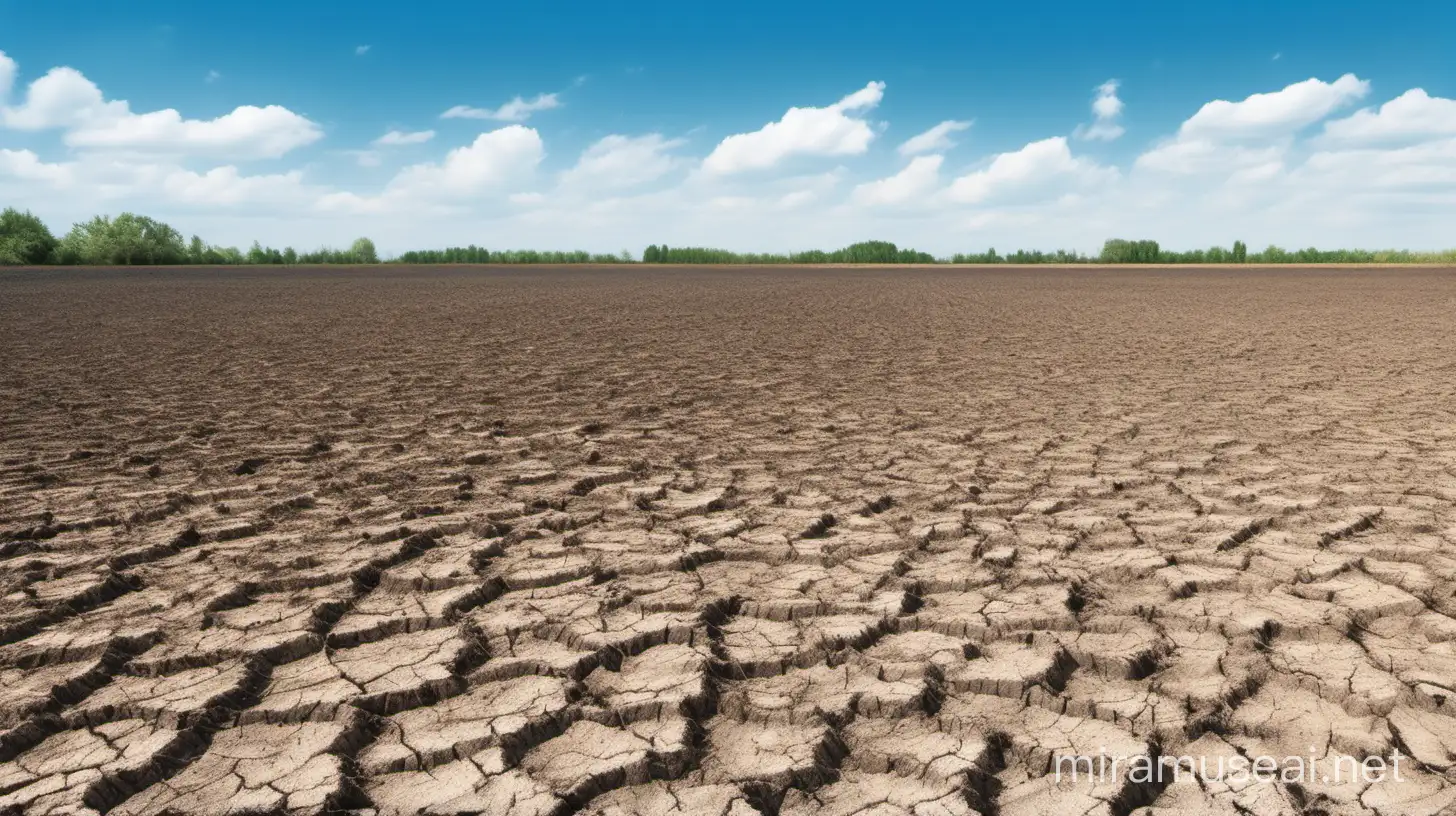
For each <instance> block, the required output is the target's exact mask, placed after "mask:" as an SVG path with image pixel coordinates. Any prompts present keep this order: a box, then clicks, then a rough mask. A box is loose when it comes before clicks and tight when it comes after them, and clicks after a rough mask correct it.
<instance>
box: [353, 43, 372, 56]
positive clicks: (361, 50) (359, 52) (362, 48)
mask: <svg viewBox="0 0 1456 816" xmlns="http://www.w3.org/2000/svg"><path fill="white" fill-rule="evenodd" d="M373 47H374V46H372V45H356V46H354V56H356V57H362V56H364V55H365V54H367V53H369V49H371V48H373Z"/></svg>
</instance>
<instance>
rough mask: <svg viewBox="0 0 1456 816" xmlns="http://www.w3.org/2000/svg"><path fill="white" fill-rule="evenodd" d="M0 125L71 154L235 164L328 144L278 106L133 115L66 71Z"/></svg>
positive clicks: (6, 113) (35, 88)
mask: <svg viewBox="0 0 1456 816" xmlns="http://www.w3.org/2000/svg"><path fill="white" fill-rule="evenodd" d="M11 65H12V66H13V63H11ZM0 124H3V125H4V126H5V127H7V128H11V129H14V130H31V131H34V130H48V129H55V128H59V129H62V130H64V131H65V133H64V135H63V137H62V140H63V141H64V142H65V143H66V144H67V145H69V146H71V147H80V148H91V149H109V150H130V151H138V152H171V153H195V154H202V155H220V156H234V157H238V158H276V157H278V156H282V155H283V154H285V153H287V152H289V151H290V150H293V149H295V148H298V147H302V146H304V145H307V144H312V143H313V142H315V141H318V140H319V139H320V138H322V137H323V130H322V129H321V128H319V126H318V125H317V124H315V123H313V122H312V121H310V120H308V119H307V118H305V117H303V116H300V115H298V114H296V113H294V112H293V111H290V110H288V109H287V108H284V107H280V106H278V105H268V106H267V107H262V108H259V107H254V106H251V105H245V106H243V107H240V108H237V109H235V110H233V111H232V112H231V113H228V114H224V115H222V116H219V117H217V118H216V119H207V120H200V119H183V118H182V115H181V114H180V113H178V112H177V111H175V110H172V109H170V108H169V109H166V110H159V111H153V112H151V113H132V112H131V108H130V106H128V105H127V103H126V102H124V101H119V100H115V101H107V100H106V98H105V97H104V96H103V94H102V93H101V89H100V88H98V87H97V86H96V83H94V82H92V81H91V80H89V79H87V78H86V77H85V76H84V75H83V74H82V73H81V72H80V71H77V70H75V69H74V68H67V67H60V68H52V69H51V70H50V71H48V72H47V73H46V74H45V76H42V77H41V78H40V79H37V80H35V81H34V82H32V83H31V84H30V87H29V88H27V89H26V93H25V100H24V102H23V103H22V104H20V105H16V106H8V107H4V108H3V109H0Z"/></svg>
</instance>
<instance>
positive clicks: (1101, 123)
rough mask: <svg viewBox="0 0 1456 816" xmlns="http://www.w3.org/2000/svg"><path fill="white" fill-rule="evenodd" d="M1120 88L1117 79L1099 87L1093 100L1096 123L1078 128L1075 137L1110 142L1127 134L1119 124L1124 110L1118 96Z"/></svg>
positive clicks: (1093, 113) (1093, 114)
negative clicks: (1118, 120)
mask: <svg viewBox="0 0 1456 816" xmlns="http://www.w3.org/2000/svg"><path fill="white" fill-rule="evenodd" d="M1120 86H1121V84H1120V83H1119V82H1118V81H1117V80H1115V79H1109V80H1107V81H1106V82H1104V83H1102V84H1101V85H1098V86H1097V95H1096V96H1095V97H1093V98H1092V116H1093V120H1094V121H1093V122H1092V124H1090V125H1080V126H1078V127H1077V130H1076V131H1075V133H1074V134H1073V135H1075V136H1076V137H1077V138H1079V139H1090V140H1092V141H1098V142H1110V141H1112V140H1114V139H1116V138H1118V137H1120V136H1121V135H1122V134H1123V133H1124V132H1125V131H1124V129H1123V127H1122V125H1120V124H1118V123H1117V119H1118V117H1120V116H1122V108H1123V104H1122V100H1121V99H1119V98H1118V96H1117V89H1118V88H1119V87H1120Z"/></svg>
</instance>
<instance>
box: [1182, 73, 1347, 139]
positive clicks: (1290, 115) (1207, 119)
mask: <svg viewBox="0 0 1456 816" xmlns="http://www.w3.org/2000/svg"><path fill="white" fill-rule="evenodd" d="M1369 92H1370V83H1369V82H1367V81H1366V80H1363V79H1360V78H1359V77H1356V76H1355V75H1354V74H1345V75H1344V76H1342V77H1340V78H1339V79H1337V80H1335V81H1334V82H1322V81H1320V80H1318V79H1306V80H1305V81H1303V82H1296V83H1294V84H1293V85H1289V86H1286V87H1285V88H1284V89H1283V90H1279V91H1274V92H1273V93H1256V94H1252V95H1250V96H1249V97H1247V98H1246V99H1244V100H1243V101H1242V102H1229V101H1227V100H1224V99H1215V100H1214V101H1212V102H1209V103H1207V104H1206V105H1204V106H1203V107H1202V108H1199V110H1198V112H1197V113H1195V114H1193V116H1192V117H1190V118H1189V119H1188V121H1186V122H1184V123H1183V125H1182V127H1180V128H1179V129H1178V137H1179V138H1180V139H1196V138H1207V139H1224V138H1235V139H1237V138H1261V137H1271V136H1280V135H1288V134H1292V133H1295V132H1297V131H1299V130H1301V129H1302V128H1305V127H1307V126H1309V125H1312V124H1314V123H1315V122H1318V121H1319V120H1321V119H1323V118H1325V117H1326V116H1329V115H1330V114H1331V113H1334V112H1335V111H1337V110H1339V109H1340V108H1342V107H1344V106H1346V105H1348V104H1350V103H1351V102H1354V101H1355V100H1357V99H1361V98H1363V97H1364V96H1365V95H1366V94H1367V93H1369Z"/></svg>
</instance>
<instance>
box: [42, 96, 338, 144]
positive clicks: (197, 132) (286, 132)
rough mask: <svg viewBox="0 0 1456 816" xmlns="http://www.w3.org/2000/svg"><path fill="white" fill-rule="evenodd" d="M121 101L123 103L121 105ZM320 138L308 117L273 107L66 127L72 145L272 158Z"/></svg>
mask: <svg viewBox="0 0 1456 816" xmlns="http://www.w3.org/2000/svg"><path fill="white" fill-rule="evenodd" d="M121 104H123V105H124V104H125V103H121ZM321 138H323V130H322V129H321V128H319V126H318V125H316V124H314V123H313V122H311V121H309V120H308V119H306V118H304V117H302V116H299V115H298V114H296V113H294V112H293V111H290V110H289V109H287V108H284V107H281V106H278V105H268V106H266V107H262V108H259V107H254V106H252V105H244V106H242V107H240V108H237V109H235V110H233V112H232V113H228V114H224V115H222V116H219V117H217V118H216V119H207V120H199V119H183V118H182V115H181V114H180V113H178V112H177V111H175V110H171V109H168V110H161V111H155V112H152V113H143V114H127V115H124V116H118V117H115V118H110V119H92V120H90V121H88V122H86V123H85V124H84V125H82V126H80V127H78V128H76V129H74V130H72V131H71V132H69V133H67V134H66V136H65V142H66V144H68V145H71V146H72V147H90V148H112V149H125V150H140V151H162V152H181V153H200V154H207V155H220V156H237V157H240V158H277V157H279V156H282V155H284V154H285V153H288V152H289V151H291V150H294V149H295V148H299V147H303V146H304V145H308V144H312V143H313V142H316V141H318V140H319V139H321Z"/></svg>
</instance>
